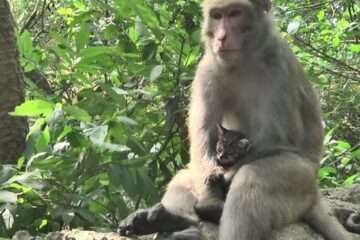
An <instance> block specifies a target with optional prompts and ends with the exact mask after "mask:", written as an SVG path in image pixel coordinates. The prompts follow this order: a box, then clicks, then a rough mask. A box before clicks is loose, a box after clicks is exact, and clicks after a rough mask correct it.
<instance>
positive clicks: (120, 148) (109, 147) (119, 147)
mask: <svg viewBox="0 0 360 240" xmlns="http://www.w3.org/2000/svg"><path fill="white" fill-rule="evenodd" d="M94 145H95V146H97V147H99V148H102V149H105V150H110V151H114V152H125V151H130V150H131V149H130V148H129V147H127V146H124V145H119V144H115V143H104V142H94Z"/></svg>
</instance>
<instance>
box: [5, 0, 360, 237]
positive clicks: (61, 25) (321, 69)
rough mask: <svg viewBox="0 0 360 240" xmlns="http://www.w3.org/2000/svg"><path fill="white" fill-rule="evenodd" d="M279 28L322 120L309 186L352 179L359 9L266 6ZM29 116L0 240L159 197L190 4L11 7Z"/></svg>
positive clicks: (167, 167)
mask: <svg viewBox="0 0 360 240" xmlns="http://www.w3.org/2000/svg"><path fill="white" fill-rule="evenodd" d="M275 5H276V9H275V13H276V15H277V17H278V18H279V19H280V20H279V23H278V24H279V26H280V30H281V32H282V33H283V35H284V37H285V38H286V39H287V40H288V41H289V42H290V43H291V46H292V48H293V51H294V52H295V53H296V54H297V56H298V57H299V59H300V60H301V62H302V63H303V65H304V67H305V69H306V71H307V72H308V73H309V77H310V79H311V81H312V82H313V84H314V86H315V87H316V88H317V89H318V91H319V94H320V97H321V103H322V107H323V111H324V124H325V126H326V132H327V135H326V141H325V144H326V147H325V156H324V159H323V160H322V167H323V168H322V169H321V171H320V173H319V181H320V183H321V184H322V185H323V186H339V185H341V186H344V185H348V184H351V183H353V182H354V181H357V180H359V168H360V164H359V161H360V148H359V142H360V139H359V136H360V128H359V126H360V125H359V121H360V115H359V114H358V112H359V111H360V95H359V94H358V92H359V90H360V89H359V88H360V86H359V81H360V71H359V70H358V69H360V65H359V62H360V61H359V60H360V55H359V52H360V44H359V41H360V23H359V22H360V21H359V19H360V4H359V3H358V2H355V1H350V0H342V1H324V2H318V1H314V0H313V1H310V0H307V1H299V0H296V1H292V2H291V3H288V2H287V1H283V0H278V1H276V3H275ZM12 7H13V9H12V10H13V14H14V15H15V18H16V19H17V22H18V26H19V31H18V47H19V50H20V53H21V63H22V66H23V67H24V71H25V72H30V71H32V70H33V69H38V70H40V71H41V72H42V73H44V75H45V76H46V78H47V81H48V82H49V83H50V85H51V87H52V89H53V90H54V93H53V94H48V93H46V92H45V91H43V90H42V89H41V88H39V85H37V84H35V83H34V81H33V79H28V78H27V79H26V84H27V100H26V102H25V103H24V104H23V105H21V106H18V107H17V108H16V110H15V111H14V112H13V113H12V114H13V115H15V116H30V124H31V131H30V133H29V135H28V138H27V148H26V151H25V152H24V155H23V157H22V158H21V159H19V160H18V164H17V166H1V167H0V184H1V185H0V187H1V188H0V202H1V203H2V204H0V208H1V211H2V216H3V218H0V235H3V236H11V235H12V234H13V232H14V231H16V230H18V229H29V230H30V231H33V232H48V231H54V230H58V229H61V228H64V227H71V228H72V227H83V228H90V227H93V228H102V227H106V228H112V229H114V228H115V227H116V225H117V222H118V221H119V219H120V218H122V217H124V216H126V215H127V214H128V212H129V211H132V210H133V209H135V208H138V207H146V206H147V205H149V204H152V203H154V202H156V201H157V200H158V199H159V196H160V195H161V193H162V191H163V190H164V186H165V184H166V183H167V182H168V181H169V179H170V178H171V176H172V175H173V174H174V173H175V172H176V171H177V170H178V169H180V168H182V167H183V166H184V165H185V164H186V163H187V162H188V161H189V156H188V152H187V149H188V142H187V131H186V108H187V99H188V93H189V86H190V83H191V80H192V76H193V74H194V70H195V67H196V64H197V62H198V60H199V58H200V57H201V47H200V42H199V39H200V34H199V26H200V22H201V16H200V11H199V10H200V8H199V1H196V0H190V1H165V0H143V1H141V0H133V1H123V0H105V1H97V0H95V1H94V0H62V1H52V0H47V1H45V0H38V1H36V2H32V1H19V0H13V2H12Z"/></svg>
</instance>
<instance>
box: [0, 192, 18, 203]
mask: <svg viewBox="0 0 360 240" xmlns="http://www.w3.org/2000/svg"><path fill="white" fill-rule="evenodd" d="M16 202H17V195H16V194H15V193H13V192H9V191H5V190H0V203H13V204H15V203H16Z"/></svg>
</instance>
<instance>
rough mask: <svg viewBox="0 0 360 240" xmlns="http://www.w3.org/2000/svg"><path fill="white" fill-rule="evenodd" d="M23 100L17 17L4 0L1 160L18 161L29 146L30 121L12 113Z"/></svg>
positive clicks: (0, 8)
mask: <svg viewBox="0 0 360 240" xmlns="http://www.w3.org/2000/svg"><path fill="white" fill-rule="evenodd" d="M23 101H24V83H23V73H22V71H21V66H20V63H19V58H18V52H17V46H16V41H15V32H14V19H13V17H12V14H11V12H10V6H9V3H8V2H7V0H0V163H15V162H16V161H17V159H18V158H19V157H20V155H21V154H22V152H23V150H24V148H25V138H26V134H27V129H28V126H27V121H26V119H25V118H19V117H11V116H10V115H9V114H8V113H9V112H11V111H13V110H14V108H15V106H17V105H19V104H21V103H22V102H23Z"/></svg>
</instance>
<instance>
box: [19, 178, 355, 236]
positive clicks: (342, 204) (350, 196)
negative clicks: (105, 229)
mask: <svg viewBox="0 0 360 240" xmlns="http://www.w3.org/2000/svg"><path fill="white" fill-rule="evenodd" d="M322 193H323V195H324V197H325V198H326V199H327V200H328V202H329V205H330V206H331V208H332V209H333V212H334V214H335V215H336V217H337V218H338V219H339V221H340V222H341V223H344V221H345V220H346V218H347V216H348V215H349V213H351V212H353V211H357V212H360V185H359V184H357V185H352V186H350V187H347V188H334V189H326V190H322ZM200 229H201V231H202V233H203V235H204V236H205V239H206V240H217V238H216V236H217V226H216V225H214V224H210V223H202V224H201V225H200ZM353 237H354V240H360V235H357V234H353ZM153 238H154V237H153V236H142V237H133V238H124V237H120V236H119V235H118V234H117V233H101V232H93V231H81V230H72V231H61V232H55V233H49V234H48V235H47V236H46V237H45V238H40V237H36V238H35V237H32V236H30V235H29V233H27V232H26V231H19V232H17V233H16V234H15V235H14V237H13V240H73V239H74V240H85V239H86V240H135V239H141V240H150V239H153ZM270 240H324V238H323V237H321V236H320V235H319V234H317V233H315V232H314V231H313V230H312V229H311V228H310V227H309V226H307V225H306V224H303V223H297V224H292V225H289V226H287V227H285V228H284V229H282V230H280V231H277V232H274V233H272V234H271V237H270ZM339 240H341V239H339Z"/></svg>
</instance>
